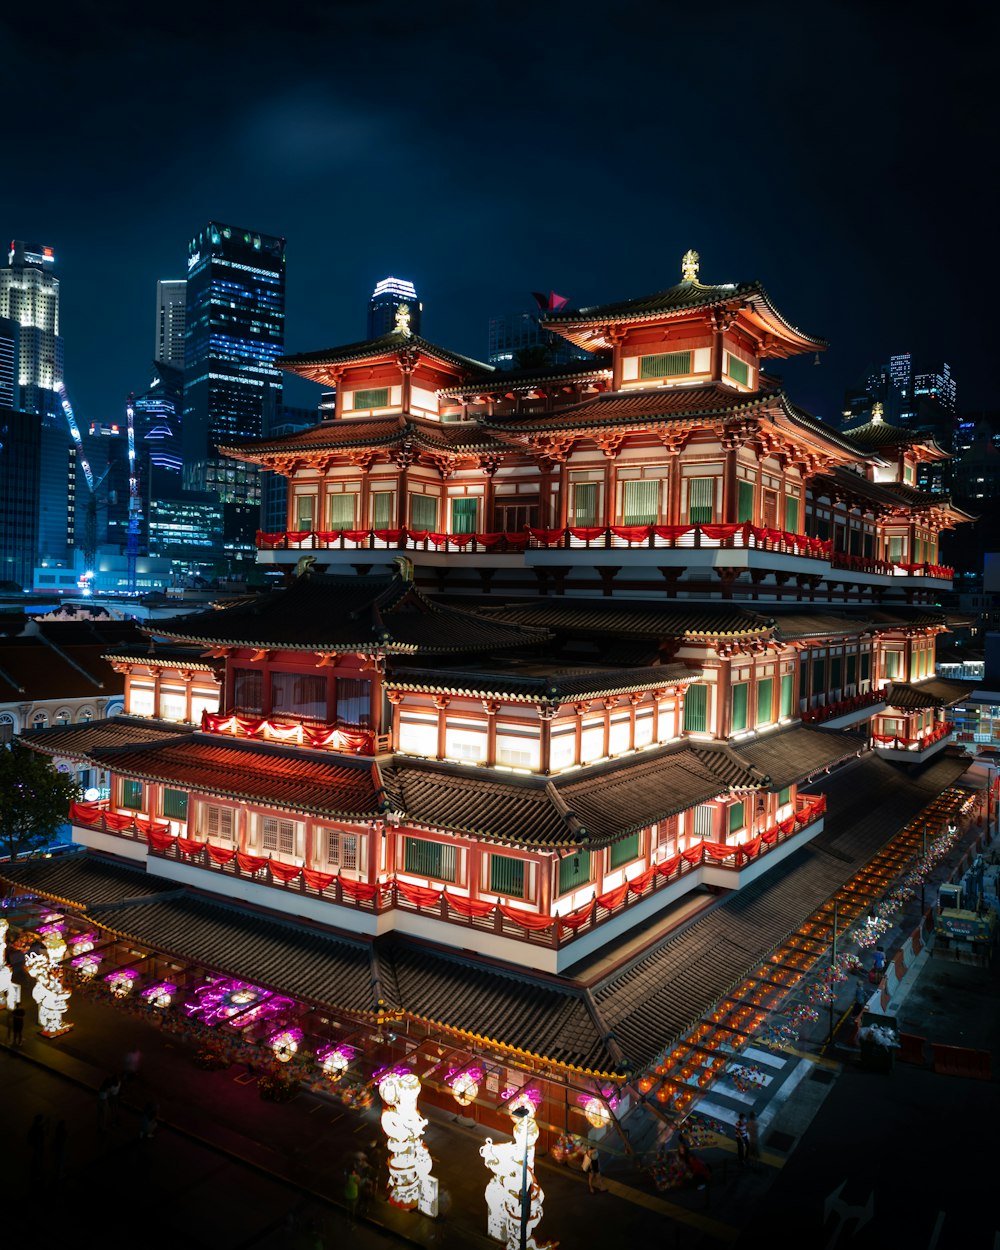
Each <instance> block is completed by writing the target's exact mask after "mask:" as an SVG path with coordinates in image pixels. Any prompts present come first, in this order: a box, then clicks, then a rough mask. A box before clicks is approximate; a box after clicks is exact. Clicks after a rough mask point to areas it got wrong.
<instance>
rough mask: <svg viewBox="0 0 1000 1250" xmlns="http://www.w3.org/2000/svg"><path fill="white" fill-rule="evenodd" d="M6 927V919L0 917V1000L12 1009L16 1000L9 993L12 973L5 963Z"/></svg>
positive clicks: (12, 977)
mask: <svg viewBox="0 0 1000 1250" xmlns="http://www.w3.org/2000/svg"><path fill="white" fill-rule="evenodd" d="M7 927H8V926H7V921H6V920H5V919H3V917H0V1002H3V1001H5V1002H6V1004H7V1006H8V1008H9V1009H10V1010H11V1011H13V1010H14V1008H15V1007H16V1006H17V1000H16V998H15V997H14V995H13V994H12V993H11V987H12V986H13V984H14V974H13V973H12V972H11V970H10V967H9V965H8V963H7Z"/></svg>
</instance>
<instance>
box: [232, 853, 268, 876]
mask: <svg viewBox="0 0 1000 1250" xmlns="http://www.w3.org/2000/svg"><path fill="white" fill-rule="evenodd" d="M236 862H237V864H239V867H240V872H246V873H249V874H250V876H253V875H254V873H257V872H260V870H261V869H262V868H266V867H267V859H266V858H265V857H264V856H263V855H246V854H244V852H243V851H237V852H236Z"/></svg>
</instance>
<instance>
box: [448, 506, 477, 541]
mask: <svg viewBox="0 0 1000 1250" xmlns="http://www.w3.org/2000/svg"><path fill="white" fill-rule="evenodd" d="M478 515H479V500H478V499H453V500H452V501H451V532H452V533H453V534H474V533H475V532H476V518H477V517H478Z"/></svg>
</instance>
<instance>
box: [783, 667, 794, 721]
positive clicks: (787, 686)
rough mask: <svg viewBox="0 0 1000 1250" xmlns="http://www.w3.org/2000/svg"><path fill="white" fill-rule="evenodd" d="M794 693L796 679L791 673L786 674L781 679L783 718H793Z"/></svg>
mask: <svg viewBox="0 0 1000 1250" xmlns="http://www.w3.org/2000/svg"><path fill="white" fill-rule="evenodd" d="M793 693H794V679H793V676H792V674H791V673H785V675H784V676H783V677H782V679H781V712H780V715H781V716H782V717H785V716H791V714H792V696H793Z"/></svg>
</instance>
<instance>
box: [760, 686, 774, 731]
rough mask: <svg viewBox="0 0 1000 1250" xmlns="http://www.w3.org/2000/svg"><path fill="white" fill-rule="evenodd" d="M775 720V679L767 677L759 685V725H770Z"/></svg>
mask: <svg viewBox="0 0 1000 1250" xmlns="http://www.w3.org/2000/svg"><path fill="white" fill-rule="evenodd" d="M773 720H774V678H773V677H765V678H764V680H763V681H759V682H758V683H757V724H758V725H770V723H771V721H773Z"/></svg>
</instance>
